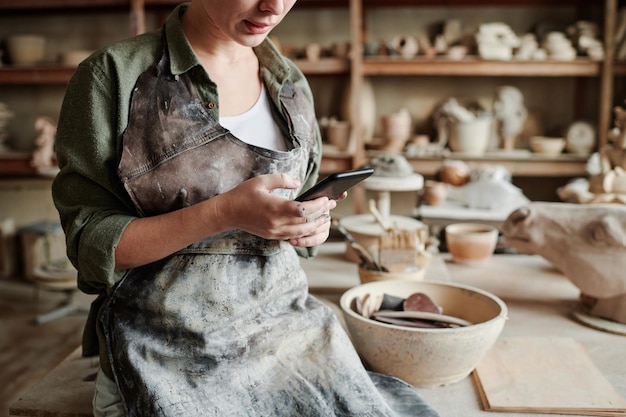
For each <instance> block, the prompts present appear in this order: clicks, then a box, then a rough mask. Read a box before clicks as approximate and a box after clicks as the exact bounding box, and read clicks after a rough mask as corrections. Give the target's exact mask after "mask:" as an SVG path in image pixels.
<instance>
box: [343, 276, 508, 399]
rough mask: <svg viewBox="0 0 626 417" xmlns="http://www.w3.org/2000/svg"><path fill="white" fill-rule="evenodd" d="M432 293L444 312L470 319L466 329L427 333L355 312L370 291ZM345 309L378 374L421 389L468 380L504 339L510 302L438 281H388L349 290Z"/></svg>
mask: <svg viewBox="0 0 626 417" xmlns="http://www.w3.org/2000/svg"><path fill="white" fill-rule="evenodd" d="M416 292H422V293H424V294H426V295H428V296H429V297H430V298H431V299H432V300H433V301H434V302H435V303H436V304H437V305H439V306H441V307H443V313H444V314H447V315H452V316H456V317H458V318H462V319H465V320H467V321H470V322H471V323H472V324H471V325H469V326H465V327H456V328H440V329H425V328H413V327H404V326H397V325H393V324H386V323H382V322H378V321H375V320H371V319H367V318H365V317H363V316H361V315H360V314H358V313H357V312H356V310H355V303H356V299H357V297H359V296H362V295H364V294H367V293H383V294H389V295H394V296H397V297H403V298H406V297H408V296H409V295H411V294H414V293H416ZM340 306H341V310H342V313H343V317H344V319H345V322H346V325H347V328H348V331H349V333H350V336H351V339H352V342H353V343H354V346H355V348H356V350H357V352H358V353H359V355H360V356H361V359H362V360H363V362H364V363H365V365H366V367H367V368H368V369H370V370H372V371H374V372H379V373H384V374H389V375H393V376H396V377H398V378H400V379H402V380H404V381H406V382H408V383H409V384H411V385H413V386H415V387H424V388H426V387H435V386H441V385H448V384H452V383H455V382H458V381H460V380H462V379H464V378H465V377H467V376H468V375H469V374H470V373H471V372H472V371H473V370H474V368H475V367H476V365H477V364H478V362H479V361H480V360H481V358H482V357H483V356H484V355H485V354H486V353H487V351H488V350H489V349H490V348H491V346H492V345H493V344H494V343H495V341H496V340H497V338H498V336H499V335H500V333H501V331H502V329H503V327H504V322H505V320H506V316H507V307H506V304H505V303H504V302H503V301H502V300H500V299H499V298H498V297H496V296H495V295H492V294H490V293H488V292H486V291H483V290H480V289H477V288H472V287H469V286H465V285H461V284H455V283H448V282H438V281H421V282H413V281H400V280H386V281H378V282H370V283H367V284H361V285H358V286H356V287H353V288H351V289H349V290H348V291H346V292H345V293H344V294H343V295H342V297H341V300H340Z"/></svg>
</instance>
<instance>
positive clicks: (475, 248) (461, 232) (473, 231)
mask: <svg viewBox="0 0 626 417" xmlns="http://www.w3.org/2000/svg"><path fill="white" fill-rule="evenodd" d="M445 234H446V246H447V247H448V252H450V255H452V259H453V260H454V261H455V262H459V263H465V264H475V263H482V262H484V261H486V260H487V259H489V258H490V257H491V256H492V255H493V251H494V250H495V249H496V244H497V243H498V229H497V228H496V227H494V226H490V225H487V224H480V223H453V224H449V225H447V226H446V229H445Z"/></svg>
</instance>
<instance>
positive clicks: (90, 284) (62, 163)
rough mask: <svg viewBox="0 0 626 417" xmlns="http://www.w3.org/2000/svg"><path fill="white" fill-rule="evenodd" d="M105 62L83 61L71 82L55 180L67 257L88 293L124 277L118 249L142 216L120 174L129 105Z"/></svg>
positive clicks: (59, 134)
mask: <svg viewBox="0 0 626 417" xmlns="http://www.w3.org/2000/svg"><path fill="white" fill-rule="evenodd" d="M99 64H100V66H98V65H95V64H93V63H84V64H82V65H81V66H80V67H79V68H78V69H77V71H76V73H75V75H74V76H73V78H72V80H71V81H70V83H69V85H68V89H67V91H66V95H65V99H64V102H63V105H62V108H61V115H60V118H59V125H58V130H57V137H56V144H55V147H56V148H55V150H56V155H57V159H58V162H59V168H60V172H59V174H58V175H57V176H56V178H55V179H54V181H53V184H52V196H53V200H54V204H55V206H56V208H57V210H58V212H59V216H60V220H61V224H62V226H63V230H64V232H65V235H66V244H67V255H68V258H69V259H70V261H71V262H72V263H73V264H74V266H76V268H77V269H78V271H79V283H78V284H79V288H80V289H81V290H83V291H85V292H88V293H101V292H103V290H109V289H110V288H112V287H113V286H114V285H115V283H116V282H118V281H119V279H120V278H121V276H122V273H120V272H115V248H116V246H117V243H118V242H119V239H120V236H121V235H122V232H123V231H124V229H125V227H126V226H127V225H128V223H130V222H131V221H132V220H133V219H134V218H135V217H136V212H135V210H134V208H133V206H132V204H131V202H130V200H129V198H128V196H127V194H126V192H125V191H124V188H123V186H122V184H121V182H120V180H119V178H118V176H117V166H118V161H119V154H120V146H121V142H120V138H121V133H122V131H123V124H124V121H123V119H124V118H123V117H120V114H121V113H120V112H124V111H126V106H125V103H124V99H123V98H122V97H120V94H119V89H118V88H117V83H116V81H115V79H114V77H105V76H104V75H103V74H104V73H105V72H104V71H103V68H102V65H106V61H105V63H102V62H100V63H99ZM108 70H110V68H109V69H108ZM107 73H112V74H115V71H107Z"/></svg>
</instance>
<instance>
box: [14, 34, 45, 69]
mask: <svg viewBox="0 0 626 417" xmlns="http://www.w3.org/2000/svg"><path fill="white" fill-rule="evenodd" d="M6 46H7V52H8V54H9V59H10V60H11V63H12V64H14V65H35V64H38V63H40V62H42V61H43V59H44V53H45V48H46V38H45V37H43V36H39V35H11V36H9V37H7V39H6Z"/></svg>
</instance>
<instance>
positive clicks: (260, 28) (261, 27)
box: [245, 20, 274, 35]
mask: <svg viewBox="0 0 626 417" xmlns="http://www.w3.org/2000/svg"><path fill="white" fill-rule="evenodd" d="M245 24H246V27H247V28H248V30H249V31H250V33H253V34H255V35H264V34H266V33H268V32H269V31H270V30H271V29H272V28H273V27H274V26H273V25H268V24H263V23H254V22H251V21H250V20H246V21H245Z"/></svg>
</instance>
